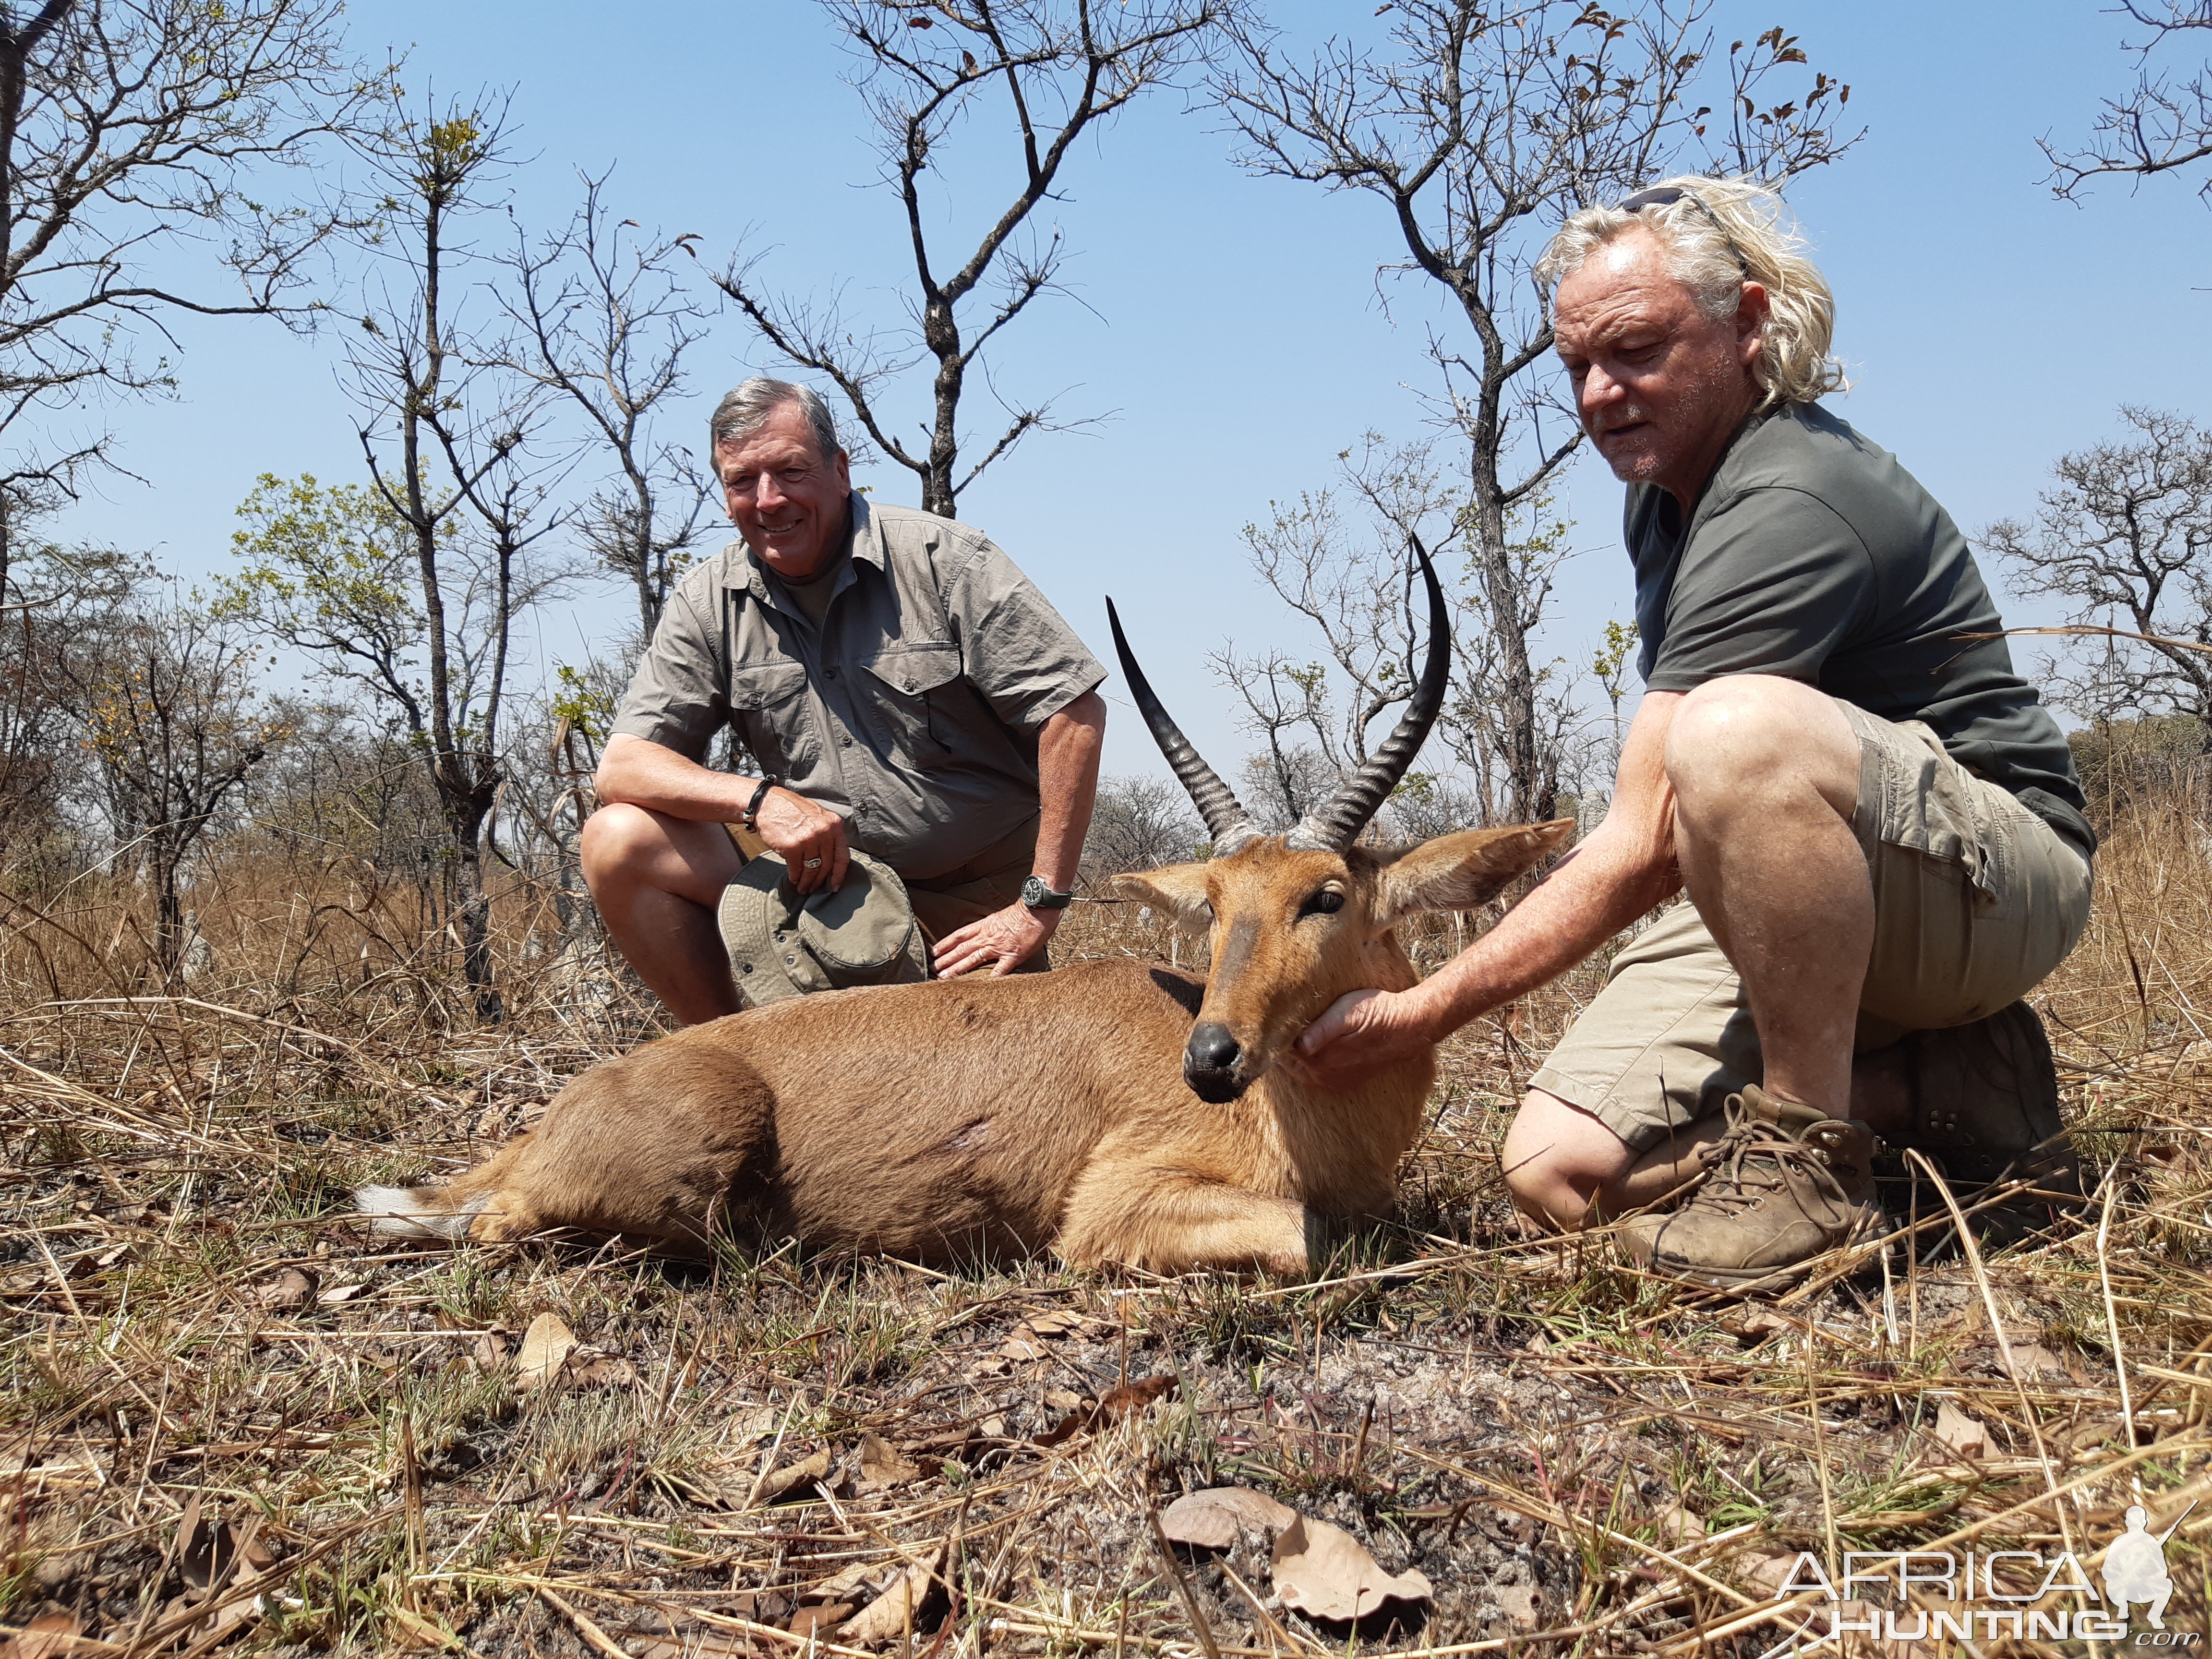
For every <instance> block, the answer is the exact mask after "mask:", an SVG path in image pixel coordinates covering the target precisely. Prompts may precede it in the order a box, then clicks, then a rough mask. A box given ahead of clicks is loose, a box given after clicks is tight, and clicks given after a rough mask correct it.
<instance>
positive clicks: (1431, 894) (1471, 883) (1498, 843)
mask: <svg viewBox="0 0 2212 1659" xmlns="http://www.w3.org/2000/svg"><path fill="white" fill-rule="evenodd" d="M1574 829H1575V821H1574V820H1573V819H1572V818H1554V819H1553V820H1552V821H1551V822H1550V823H1524V824H1515V825H1514V826H1512V827H1511V828H1510V829H1462V830H1460V831H1459V832H1458V833H1457V834H1455V835H1449V836H1437V838H1436V839H1435V840H1434V841H1425V842H1422V843H1421V844H1420V845H1419V847H1415V848H1408V849H1407V851H1406V852H1405V853H1404V854H1401V856H1400V857H1399V858H1397V859H1396V860H1394V861H1393V862H1391V863H1390V864H1388V865H1386V866H1383V871H1382V873H1381V875H1380V877H1379V878H1378V881H1379V885H1378V887H1377V889H1376V907H1375V908H1376V921H1380V922H1381V923H1382V924H1383V926H1384V927H1389V925H1390V924H1391V923H1393V922H1395V921H1397V920H1398V919H1399V918H1400V917H1401V916H1404V915H1411V914H1412V913H1413V911H1416V910H1472V909H1473V908H1474V907H1475V906H1476V905H1478V904H1481V903H1483V902H1486V900H1489V899H1491V898H1493V897H1495V896H1497V894H1498V892H1499V891H1500V890H1502V889H1503V888H1504V885H1505V884H1506V883H1508V882H1509V881H1511V880H1512V879H1513V878H1514V877H1516V876H1517V875H1519V874H1521V873H1522V872H1523V871H1525V870H1529V869H1533V868H1534V866H1536V865H1538V864H1540V863H1541V862H1542V861H1543V860H1544V859H1545V857H1546V856H1547V854H1550V853H1551V852H1552V850H1553V848H1556V847H1558V846H1559V845H1560V844H1561V843H1562V842H1565V840H1566V839H1567V837H1568V836H1571V835H1572V834H1573V833H1574Z"/></svg>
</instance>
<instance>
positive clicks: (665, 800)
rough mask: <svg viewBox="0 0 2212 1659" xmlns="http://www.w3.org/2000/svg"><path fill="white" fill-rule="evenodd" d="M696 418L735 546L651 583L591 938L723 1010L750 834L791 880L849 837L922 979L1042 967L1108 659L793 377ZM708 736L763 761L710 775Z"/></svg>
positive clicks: (590, 875) (802, 883)
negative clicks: (680, 576) (917, 959)
mask: <svg viewBox="0 0 2212 1659" xmlns="http://www.w3.org/2000/svg"><path fill="white" fill-rule="evenodd" d="M712 432H713V441H714V466H715V471H716V473H717V475H718V477H720V480H721V483H722V487H723V490H724V493H725V496H726V500H727V502H728V506H729V510H730V517H731V519H732V520H733V521H734V522H735V523H736V525H737V526H738V530H739V531H740V532H743V536H744V539H743V540H742V541H739V542H733V543H732V544H730V546H728V547H727V548H726V549H724V550H723V551H722V552H720V554H718V555H716V556H714V557H713V558H711V559H708V560H706V561H704V562H702V563H701V564H700V565H699V566H698V567H697V568H696V569H694V570H692V571H691V572H690V574H688V575H686V576H685V578H684V580H683V581H682V583H681V584H679V585H678V587H677V589H676V591H675V592H673V593H672V594H671V595H670V598H669V603H668V608H667V610H666V611H665V613H664V614H663V616H662V617H661V621H660V625H659V629H656V630H655V632H654V635H653V641H652V643H651V645H650V646H649V647H648V648H647V651H646V653H645V656H644V658H643V659H642V660H641V662H640V663H639V665H638V669H637V673H636V677H635V678H634V679H633V680H632V682H631V684H630V688H629V692H628V694H627V695H626V696H624V697H623V704H622V708H621V709H620V711H619V712H618V713H617V716H616V719H615V724H614V735H613V736H612V737H611V738H610V739H609V741H608V744H607V750H606V754H605V758H604V759H603V761H602V763H601V764H600V767H599V777H598V780H597V781H598V786H599V798H600V799H601V800H602V801H603V802H604V803H605V805H603V806H602V807H601V809H600V811H599V812H597V813H596V814H594V815H593V816H592V819H591V821H590V823H587V824H586V826H585V832H584V848H583V854H584V876H585V879H586V882H587V883H588V884H590V886H591V890H592V897H593V898H594V899H595V900H596V901H597V902H598V904H599V913H600V915H601V916H602V918H603V919H604V920H605V922H606V924H607V927H608V931H609V932H610V933H612V934H613V936H614V939H615V941H616V943H617V945H620V946H621V947H622V950H623V955H625V956H626V957H629V961H630V963H631V965H632V966H634V967H635V969H637V971H638V973H639V975H641V977H642V978H643V979H644V980H645V981H646V983H647V984H648V985H650V986H651V987H653V990H654V992H655V993H656V994H659V997H660V999H661V1000H662V1001H663V1002H665V1003H666V1004H667V1005H668V1007H669V1009H670V1011H671V1012H673V1013H674V1014H675V1015H676V1016H677V1017H678V1018H679V1019H682V1020H684V1021H685V1022H687V1023H696V1022H698V1021H701V1020H706V1019H713V1018H716V1017H718V1016H720V1015H722V1014H726V1013H732V1012H736V1010H737V1009H738V1006H740V1005H739V999H738V992H737V989H736V987H735V985H734V983H733V982H732V978H731V975H730V967H729V961H728V957H727V955H726V951H725V950H724V948H723V945H722V940H721V937H720V933H719V931H718V929H717V927H716V923H715V916H714V907H715V906H716V904H717V903H718V902H720V897H721V896H722V893H723V890H724V889H726V887H727V886H728V885H729V884H730V882H731V881H732V878H734V877H735V876H736V875H737V873H738V870H739V869H740V868H742V867H743V865H744V855H743V854H741V853H740V852H739V850H738V847H737V845H736V844H735V842H734V841H733V839H732V836H731V834H730V833H729V830H728V829H726V827H725V826H727V825H743V826H744V828H745V829H748V830H750V831H751V832H752V833H753V834H754V835H756V836H757V837H758V839H759V841H760V842H762V843H763V844H764V845H765V846H766V847H767V848H769V850H770V851H773V852H775V853H777V854H781V856H782V857H783V859H784V860H785V861H786V862H787V864H788V865H789V866H790V867H791V872H792V880H793V885H794V886H796V887H797V888H798V889H799V891H800V892H801V893H809V892H813V891H815V890H818V889H820V888H822V887H823V886H828V887H829V888H832V889H835V888H836V887H837V886H839V885H840V884H842V882H843V880H844V878H845V872H846V869H847V866H848V862H849V860H850V855H851V851H852V849H853V848H859V849H860V850H861V851H862V852H865V853H868V854H872V855H873V856H875V857H877V858H879V859H881V860H883V861H884V863H885V864H888V865H889V866H890V867H891V868H892V869H893V870H895V871H896V872H898V874H899V876H900V878H902V880H903V881H904V882H905V883H906V885H907V888H908V895H909V896H910V898H911V899H912V901H913V903H914V908H915V916H916V917H917V919H918V920H919V921H921V925H922V927H924V929H925V930H927V932H928V933H929V934H930V936H931V939H932V941H933V947H934V948H933V967H934V969H935V970H936V971H937V972H938V974H939V975H940V976H945V977H950V976H951V975H955V974H962V973H967V972H969V971H971V970H974V969H984V968H988V969H993V970H994V971H995V972H998V973H1008V972H1012V971H1016V970H1018V969H1036V968H1042V967H1046V966H1048V965H1049V963H1048V958H1047V957H1046V954H1045V947H1046V945H1047V942H1048V940H1049V939H1051V937H1052V934H1053V932H1054V928H1055V927H1057V925H1058V922H1059V919H1060V914H1061V908H1060V907H1062V906H1064V905H1065V904H1066V896H1067V893H1068V891H1069V890H1071V889H1072V888H1073V885H1074V882H1075V871H1076V864H1077V860H1078V859H1079V857H1080V855H1081V853H1082V849H1083V838H1084V836H1085V832H1086V831H1087V830H1088V829H1089V828H1090V823H1091V805H1092V801H1093V799H1094V796H1095V794H1096V792H1097V781H1098V754H1099V747H1100V744H1101V741H1102V739H1103V736H1104V732H1105V726H1106V708H1105V704H1104V702H1103V700H1102V699H1101V698H1100V697H1099V696H1098V694H1097V687H1098V685H1099V684H1101V683H1102V682H1103V680H1104V679H1105V678H1106V672H1105V670H1104V669H1103V667H1102V666H1101V665H1099V664H1098V662H1097V660H1096V659H1094V658H1093V657H1092V656H1091V653H1090V652H1089V651H1088V650H1087V649H1085V647H1084V645H1083V642H1082V641H1081V640H1079V639H1078V638H1077V637H1076V635H1075V634H1074V632H1073V629H1070V628H1069V627H1068V626H1067V624H1066V623H1065V622H1064V621H1062V620H1061V618H1060V615H1059V613H1058V612H1057V611H1054V609H1053V608H1052V606H1051V605H1049V604H1048V603H1047V602H1046V600H1045V599H1044V597H1043V596H1042V594H1041V593H1039V592H1037V590H1036V586H1034V585H1033V584H1032V583H1031V582H1030V580H1029V579H1028V578H1027V577H1026V576H1024V575H1023V574H1022V573H1021V572H1020V570H1018V568H1015V566H1014V563H1013V562H1012V560H1010V559H1008V558H1007V557H1006V555H1005V554H1004V553H1002V552H1000V550H998V548H996V547H995V546H994V545H993V544H991V542H990V541H989V539H988V538H986V537H984V536H982V535H981V534H979V533H978V532H975V531H974V530H971V529H969V527H968V526H964V525H961V524H957V523H955V522H953V521H951V520H946V519H941V518H939V517H937V516H935V515H934V514H932V513H921V512H917V511H915V510H913V509H910V508H905V507H880V506H877V505H875V504H873V503H872V502H870V501H868V500H867V498H866V497H865V496H863V495H859V494H858V493H856V492H854V489H853V488H852V482H851V476H850V471H849V466H848V459H847V457H846V454H845V452H844V450H843V448H842V447H841V446H840V445H839V444H838V442H837V439H836V424H835V422H834V421H833V420H832V418H831V416H830V414H829V409H828V408H827V406H826V405H825V404H823V402H822V400H821V398H819V397H817V395H816V394H815V393H814V392H811V391H809V390H808V389H806V388H805V387H803V386H793V385H790V384H788V383H787V382H784V381H781V380H767V379H764V378H757V379H754V380H748V381H746V382H745V383H744V385H743V386H739V387H738V389H737V390H736V391H734V392H731V393H730V394H729V396H728V397H726V398H724V399H723V400H722V403H721V405H720V407H719V408H718V409H717V410H715V412H714V421H713V424H712ZM725 727H731V728H734V730H735V731H736V732H737V734H738V737H739V738H741V739H742V740H743V742H744V747H745V749H746V750H748V751H749V752H750V754H751V755H752V756H753V757H755V759H756V761H757V765H758V769H759V775H757V776H744V775H738V774H734V773H730V772H722V771H715V770H714V769H710V768H709V767H708V766H707V765H706V764H705V762H706V760H707V758H708V749H709V746H710V745H711V744H712V742H713V740H714V737H715V735H716V734H717V733H718V732H720V731H721V730H723V729H724V728H725Z"/></svg>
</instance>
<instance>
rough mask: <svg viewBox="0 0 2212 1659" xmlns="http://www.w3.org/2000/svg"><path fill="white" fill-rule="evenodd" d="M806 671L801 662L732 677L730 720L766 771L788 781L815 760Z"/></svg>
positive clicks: (769, 665) (749, 669)
mask: <svg viewBox="0 0 2212 1659" xmlns="http://www.w3.org/2000/svg"><path fill="white" fill-rule="evenodd" d="M805 690H806V671H805V669H804V668H802V667H801V666H799V664H797V663H795V662H771V663H757V664H755V665H751V666H750V667H744V668H739V669H737V670H735V671H732V673H731V675H730V719H731V720H732V723H733V724H734V725H735V726H737V728H738V736H739V737H741V738H744V740H745V747H746V748H748V749H750V750H752V751H753V757H754V758H755V759H756V760H757V761H758V762H759V763H760V764H761V767H762V769H763V770H764V771H768V772H773V773H775V774H776V775H779V776H785V777H788V776H790V775H792V774H793V773H794V772H797V771H799V770H801V769H804V768H805V766H806V765H807V764H808V763H809V761H810V760H811V756H812V750H813V745H812V744H811V743H810V742H809V741H808V737H807V726H808V722H807V717H806V698H805Z"/></svg>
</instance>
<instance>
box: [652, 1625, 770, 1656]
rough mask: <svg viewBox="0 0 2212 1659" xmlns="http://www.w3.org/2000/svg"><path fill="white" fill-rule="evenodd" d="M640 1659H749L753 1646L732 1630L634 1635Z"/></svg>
mask: <svg viewBox="0 0 2212 1659" xmlns="http://www.w3.org/2000/svg"><path fill="white" fill-rule="evenodd" d="M629 1649H630V1651H631V1652H632V1653H634V1654H635V1655H636V1656H637V1659H746V1656H749V1655H750V1653H751V1652H752V1648H751V1645H750V1644H749V1643H748V1642H747V1641H746V1640H745V1638H744V1637H743V1636H740V1635H737V1634H735V1633H733V1632H729V1631H717V1630H687V1631H685V1632H684V1633H683V1635H681V1636H633V1637H631V1638H629Z"/></svg>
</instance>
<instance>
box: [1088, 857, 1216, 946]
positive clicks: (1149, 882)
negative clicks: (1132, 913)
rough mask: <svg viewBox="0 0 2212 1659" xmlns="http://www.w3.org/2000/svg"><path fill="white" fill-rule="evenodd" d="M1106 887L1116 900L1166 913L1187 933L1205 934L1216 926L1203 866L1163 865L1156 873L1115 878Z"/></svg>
mask: <svg viewBox="0 0 2212 1659" xmlns="http://www.w3.org/2000/svg"><path fill="white" fill-rule="evenodd" d="M1107 887H1108V889H1109V890H1110V891H1111V892H1112V893H1113V895H1114V896H1115V897H1116V898H1125V899H1134V900H1136V901H1137V902H1139V903H1140V904H1149V905H1152V907H1153V908H1156V909H1161V910H1164V911H1166V912H1167V913H1168V915H1170V916H1171V917H1172V918H1174V921H1175V924H1176V927H1180V928H1182V930H1183V932H1185V933H1205V932H1206V929H1207V928H1208V927H1212V925H1213V907H1212V905H1211V904H1209V903H1208V902H1206V866H1204V865H1202V864H1164V865H1162V866H1160V867H1159V868H1158V869H1157V870H1139V871H1133V872H1131V873H1130V874H1128V875H1126V876H1116V877H1115V878H1114V879H1113V880H1112V881H1110V882H1109V883H1107Z"/></svg>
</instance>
